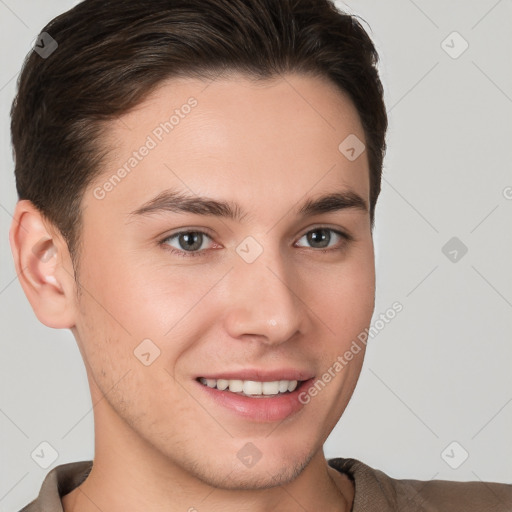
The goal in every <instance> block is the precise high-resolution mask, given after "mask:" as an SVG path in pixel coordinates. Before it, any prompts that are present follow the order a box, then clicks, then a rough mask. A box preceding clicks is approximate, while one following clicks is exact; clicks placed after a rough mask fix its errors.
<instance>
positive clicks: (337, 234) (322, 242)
mask: <svg viewBox="0 0 512 512" xmlns="http://www.w3.org/2000/svg"><path fill="white" fill-rule="evenodd" d="M333 235H334V236H333ZM303 238H305V239H306V241H307V243H308V244H311V245H310V246H311V247H312V248H313V249H328V250H330V249H334V250H335V249H341V248H342V247H343V245H344V244H343V243H342V244H341V246H340V247H332V246H330V245H329V244H330V243H331V242H332V241H333V240H334V242H340V241H341V242H343V241H349V240H352V237H351V236H349V235H347V234H346V233H343V232H341V231H338V230H336V229H331V228H325V227H318V228H315V229H312V230H310V231H308V232H307V233H306V234H305V235H303V236H302V237H301V238H300V239H299V241H300V240H302V239H303ZM297 243H298V242H297ZM338 245H340V244H338Z"/></svg>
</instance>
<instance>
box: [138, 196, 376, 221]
mask: <svg viewBox="0 0 512 512" xmlns="http://www.w3.org/2000/svg"><path fill="white" fill-rule="evenodd" d="M347 209H356V210H361V211H368V205H367V203H366V201H365V200H364V199H363V198H362V197H361V196H360V195H358V194H356V193H355V192H353V191H350V190H347V191H340V192H333V193H330V194H325V195H322V196H320V197H317V198H316V199H311V198H310V199H308V200H307V201H305V202H304V203H303V204H302V206H301V207H300V208H299V210H298V211H297V213H298V214H299V215H301V216H302V217H308V216H313V215H318V214H322V213H329V212H335V211H340V210H347ZM167 212H174V213H193V214H197V215H207V216H215V217H222V218H226V219H230V220H233V221H237V222H241V221H242V220H243V219H244V218H245V217H246V215H247V212H245V211H244V210H243V208H242V207H241V206H240V205H239V204H238V203H236V202H233V201H220V200H216V199H212V198H209V197H201V196H192V195H188V194H186V193H184V192H180V191H176V190H172V189H169V190H164V191H163V192H161V193H160V194H158V195H157V196H155V197H154V198H153V199H150V200H149V201H148V202H146V203H144V204H143V205H142V206H141V207H139V208H137V209H136V210H134V211H132V212H130V213H129V215H128V216H129V217H133V216H135V217H137V216H149V215H154V214H161V213H167Z"/></svg>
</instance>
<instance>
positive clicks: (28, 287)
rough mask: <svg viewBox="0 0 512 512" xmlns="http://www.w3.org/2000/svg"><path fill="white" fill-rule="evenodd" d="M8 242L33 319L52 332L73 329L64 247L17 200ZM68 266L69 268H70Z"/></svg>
mask: <svg viewBox="0 0 512 512" xmlns="http://www.w3.org/2000/svg"><path fill="white" fill-rule="evenodd" d="M9 241H10V244H11V251H12V254H13V258H14V264H15V268H16V273H17V275H18V279H19V281H20V284H21V286H22V288H23V291H24V292H25V295H26V296H27V299H28V300H29V302H30V304H31V306H32V309H33V310H34V313H35V314H36V316H37V318H38V319H39V320H40V321H41V322H42V323H43V324H45V325H46V326H48V327H53V328H55V329H63V328H71V327H73V326H74V324H75V322H74V312H75V282H74V278H73V269H72V268H70V269H66V268H65V267H64V265H65V264H66V263H67V262H68V260H69V253H68V250H67V245H66V243H65V242H64V241H63V239H62V237H61V236H59V234H58V230H57V229H54V230H52V229H49V227H48V221H45V220H44V219H43V217H42V215H41V213H40V212H39V211H38V210H37V209H36V208H35V206H34V205H33V204H32V203H31V202H30V201H27V200H21V201H18V203H17V205H16V209H15V212H14V216H13V221H12V224H11V229H10V232H9ZM70 267H71V265H70Z"/></svg>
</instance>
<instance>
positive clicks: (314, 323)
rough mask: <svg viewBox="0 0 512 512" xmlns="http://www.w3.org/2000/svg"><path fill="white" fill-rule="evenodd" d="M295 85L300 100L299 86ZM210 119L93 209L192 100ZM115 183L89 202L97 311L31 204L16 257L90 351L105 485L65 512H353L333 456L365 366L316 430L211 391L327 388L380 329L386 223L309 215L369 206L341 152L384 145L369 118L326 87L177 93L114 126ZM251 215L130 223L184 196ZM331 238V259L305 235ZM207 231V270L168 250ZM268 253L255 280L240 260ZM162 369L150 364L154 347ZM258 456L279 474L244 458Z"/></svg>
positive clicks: (332, 388)
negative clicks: (277, 380)
mask: <svg viewBox="0 0 512 512" xmlns="http://www.w3.org/2000/svg"><path fill="white" fill-rule="evenodd" d="M292 85H293V87H292ZM191 96H193V97H195V98H196V99H197V102H198V104H197V106H196V107H195V108H194V109H193V110H192V111H191V113H190V114H188V115H187V116H186V117H185V118H184V119H181V120H180V123H179V125H178V126H176V127H175V129H174V130H173V131H172V132H170V133H169V134H166V135H165V138H164V139H163V141H162V142H161V143H159V144H158V146H157V147H156V148H154V149H152V150H151V151H150V152H149V154H148V155H147V156H146V157H145V158H144V159H143V160H142V161H141V162H140V163H138V165H137V167H136V168H134V169H133V170H132V171H131V173H130V174H129V175H128V176H126V177H125V178H124V179H123V180H122V181H121V182H120V183H118V184H117V185H116V187H115V188H114V190H112V191H110V192H109V193H108V194H106V196H105V198H104V199H101V200H100V199H97V198H96V197H94V194H93V190H94V188H95V187H97V186H102V185H103V184H104V183H105V180H106V179H108V178H109V177H110V176H111V175H112V174H113V173H114V172H115V171H116V169H118V168H119V167H120V166H122V165H123V163H124V162H126V160H127V159H128V158H129V157H130V155H131V154H132V152H133V151H134V149H136V148H139V147H140V146H141V145H142V144H144V142H145V140H146V138H147V136H148V135H149V134H151V132H152V130H153V129H154V128H155V126H157V125H158V124H159V123H160V122H163V121H164V120H167V119H169V117H170V115H171V114H172V113H173V111H174V110H175V109H176V108H179V107H180V106H181V105H183V104H184V103H186V101H187V99H188V98H189V97H191ZM107 128H108V131H107V133H106V136H105V138H104V141H103V142H104V144H106V145H107V147H109V148H110V149H111V152H110V154H109V158H108V159H107V160H106V161H105V162H104V168H105V172H104V173H103V175H102V176H100V177H99V178H98V179H97V180H95V182H94V183H92V184H91V185H90V186H89V188H88V189H87V190H86V192H85V194H84V196H83V202H82V205H83V231H82V253H81V259H80V274H79V276H80V278H79V279H80V284H81V286H82V291H81V294H79V296H78V298H77V295H76V294H77V289H76V284H75V281H74V275H73V269H72V265H71V260H70V257H69V253H68V251H67V247H66V245H65V243H64V241H63V239H62V237H61V236H60V234H59V232H58V231H57V230H56V229H55V228H54V227H53V226H52V225H51V224H50V223H48V222H47V221H45V220H44V219H43V218H41V216H40V215H39V213H38V212H37V210H35V209H34V207H33V206H32V205H31V203H30V202H28V201H20V202H19V203H18V205H17V207H16V211H15V215H14V221H13V224H12V228H11V233H10V239H11V246H12V250H13V255H14V259H15V263H16V270H17V272H18V274H19V277H20V282H21V284H22V286H23V289H24V291H25V293H26V295H27V297H28V299H29V301H30V303H31V305H32V307H33V309H34V311H35V313H36V315H37V317H38V318H39V320H40V321H41V322H43V323H44V324H45V325H47V326H49V327H54V328H69V329H71V331H72V332H73V334H74V336H75V338H76V341H77V343H78V346H79V348H80V351H81V354H82V357H83V359H84V363H85V365H86V369H87V375H88V379H89V385H90V390H91V395H92V402H93V404H95V406H94V417H95V418H94V419H95V458H94V466H93V469H92V472H91V474H90V475H89V477H88V478H87V479H86V480H85V482H84V483H83V484H82V485H81V486H79V487H78V488H77V489H75V490H74V491H72V492H71V493H69V494H68V495H66V496H65V497H64V499H63V504H64V509H65V512H75V511H78V510H79V511H80V512H89V511H93V510H94V511H97V510H98V508H99V509H101V510H104V511H106V510H108V511H109V512H118V511H119V512H120V511H123V512H125V511H126V510H151V511H153V512H159V511H164V510H165V511H166V512H170V511H171V512H172V511H186V510H189V511H192V510H198V511H200V512H203V511H217V510H222V511H224V512H230V511H238V510H246V511H251V512H263V511H268V510H276V511H280V512H284V511H296V510H299V509H301V510H302V509H304V510H329V511H348V510H350V507H351V505H352V502H353V498H354V488H353V484H352V483H351V481H350V479H349V478H348V477H347V476H346V475H343V474H341V473H339V472H337V471H335V470H334V469H332V468H330V467H329V466H328V464H327V461H326V459H325V456H324V453H323V449H322V446H323V444H324V442H325V440H326V438H327V437H328V435H329V433H330V432H331V431H332V429H333V428H334V426H335V425H336V423H337V422H338V420H339V418H340V416H341V415H342V413H343V411H344V410H345V408H346V406H347V403H348V401H349V400H350V397H351V395H352V393H353V390H354V388H355V385H356V382H357V379H358V377H359V374H360V370H361V365H362V363H363V358H364V349H363V350H361V352H359V353H358V354H357V355H355V356H354V358H353V359H352V361H351V362H350V364H348V365H347V366H346V367H344V368H343V370H342V371H340V372H339V373H338V374H337V375H336V377H335V378H334V379H332V381H331V382H330V383H329V384H328V385H327V386H326V387H325V388H324V389H323V390H322V391H321V392H320V393H319V394H318V395H317V396H316V397H315V398H314V399H312V400H311V402H310V403H309V404H307V405H306V406H304V407H303V408H302V409H301V410H300V411H299V412H298V413H296V414H294V415H292V416H290V417H289V418H286V419H285V420H284V421H280V422H270V423H268V422H253V421H250V420H247V419H244V418H242V417H240V416H238V415H237V414H236V413H234V412H232V411H230V410H227V409H225V408H223V407H221V406H219V405H216V404H213V403H212V402H211V401H210V400H209V398H208V397H207V396H206V395H205V393H204V391H203V390H202V389H201V388H198V386H197V383H196V382H195V380H194V379H195V378H196V377H197V376H198V375H201V374H206V373H208V372H210V373H215V372H220V371H223V370H234V369H241V368H247V367H251V368H254V367H256V368H267V369H275V368H282V367H295V368H297V367H298V368H307V369H310V370H312V371H313V372H314V375H315V376H317V377H319V376H321V375H322V374H323V373H324V372H325V371H326V370H327V369H328V368H329V367H331V366H332V365H333V363H334V362H335V361H336V358H337V357H338V356H339V355H342V354H343V353H344V352H345V351H346V350H348V348H349V347H350V345H351V343H352V341H353V340H354V339H356V337H357V335H358V334H359V333H360V332H361V331H363V330H364V329H365V328H366V327H368V326H369V324H370V321H371V316H372V313H373V309H374V298H375V272H374V250H373V240H372V233H371V227H370V216H369V212H368V211H367V210H366V211H364V210H362V209H354V208H349V209H344V210H339V211H335V212H328V213H321V214H317V215H314V216H312V217H307V218H302V217H301V216H300V215H298V213H297V209H298V207H299V205H301V204H302V202H303V201H304V200H306V199H307V198H316V197H318V196H320V195H323V194H325V193H331V192H333V191H349V190H350V191H353V192H355V193H357V194H358V195H360V196H361V197H362V198H363V199H364V200H365V201H366V202H367V204H368V202H369V169H368V160H367V155H366V152H364V153H363V154H362V155H361V156H360V157H359V158H357V159H356V160H354V161H349V160H348V159H347V158H345V156H344V155H343V154H341V153H340V151H339V150H338V145H339V144H340V142H341V141H343V140H344V139H345V138H346V137H347V136H348V135H349V134H355V135H356V136H357V137H358V138H359V139H360V140H361V141H365V137H364V131H363V129H362V126H361V123H360V119H359V116H358V114H357V111H356V109H355V107H354V106H353V104H352V103H351V101H350V100H349V99H348V97H346V96H345V95H344V94H343V93H341V92H340V91H339V90H338V89H337V88H336V87H335V86H334V85H333V84H331V83H330V82H328V81H326V80H325V79H321V78H317V77H311V76H302V75H295V74H288V75H285V76H280V77H278V78H275V79H273V80H272V81H266V82H264V83H259V84H255V83H253V82H251V81H250V80H249V79H247V78H246V77H243V76H241V75H230V76H225V77H223V78H219V79H217V80H215V81H213V82H206V81H200V80H197V79H185V78H183V79H179V80H177V79H175V80H170V81H167V82H165V83H163V84H162V85H161V87H159V88H158V89H157V90H156V91H155V92H153V93H152V94H151V95H150V96H149V97H148V98H147V99H146V100H145V101H144V102H143V103H141V104H140V105H138V106H137V108H136V109H134V110H133V111H132V112H130V113H128V114H126V115H124V116H122V117H121V118H120V119H119V120H116V121H111V122H109V124H108V126H107ZM171 187H172V188H176V189H179V190H182V191H184V192H189V193H190V191H192V192H193V193H194V194H199V195H204V196H209V197H211V198H215V199H224V200H230V201H237V202H238V203H239V204H240V206H241V207H242V208H243V209H244V210H245V211H246V212H247V215H246V216H245V217H244V218H243V219H242V220H240V221H235V220H230V219H226V218H219V217H213V216H204V215H198V214H190V213H186V214H183V213H172V212H167V213H160V214H158V215H152V216H144V217H142V216H140V217H133V216H130V215H129V214H130V212H132V211H134V210H135V209H137V208H139V207H140V206H141V205H143V204H144V203H145V202H147V201H148V200H149V199H151V198H153V197H154V196H155V195H157V194H158V193H160V192H161V191H162V190H164V189H167V188H171ZM319 227H320V228H321V227H324V228H325V227H327V228H331V229H338V230H341V231H344V232H348V233H349V234H350V235H351V236H352V237H353V240H351V241H343V239H340V238H337V237H336V235H335V234H334V233H332V232H329V233H330V234H331V237H332V238H331V241H330V242H329V246H328V248H329V249H330V250H329V251H328V252H323V251H322V248H319V247H318V246H315V245H312V243H311V241H308V240H307V237H306V236H305V235H306V234H307V233H309V232H311V231H312V230H313V231H314V228H317V229H318V228H319ZM192 228H193V229H196V230H203V231H207V232H208V235H209V236H210V238H208V237H205V239H204V242H203V245H202V246H201V250H202V251H203V253H202V255H199V256H195V257H190V256H189V257H181V256H179V255H177V254H173V253H172V252H170V251H169V250H168V249H169V248H171V249H172V248H174V249H175V250H177V251H179V250H180V249H181V252H182V253H186V252H185V250H184V249H183V245H180V243H179V240H178V239H177V238H174V240H172V241H171V240H168V241H167V245H165V244H160V245H159V242H160V241H162V240H163V239H164V238H165V237H169V236H170V235H172V234H176V233H177V232H180V231H186V230H187V229H188V230H189V231H193V229H192ZM248 236H252V237H253V238H254V239H256V240H257V241H258V243H259V244H260V245H261V247H262V248H263V252H262V254H261V255H260V256H259V257H258V258H257V259H256V261H254V262H253V263H250V264H249V263H247V262H246V261H244V260H243V259H242V258H241V257H240V256H239V255H238V253H237V252H236V251H235V249H236V247H237V246H238V244H240V242H242V240H244V239H245V238H246V237H248ZM147 338H149V339H151V340H152V341H153V343H154V344H155V345H156V346H158V348H159V350H160V356H159V357H158V358H157V359H155V361H154V362H153V363H152V364H151V365H149V366H145V365H143V364H142V363H141V362H140V361H139V359H137V358H136V357H135V356H134V353H133V351H134V349H135V348H136V347H137V346H138V345H139V344H140V343H141V341H142V340H143V339H147ZM248 442H251V443H253V444H254V445H255V446H256V447H257V448H258V450H259V451H260V452H261V454H262V457H261V459H260V460H259V461H258V462H257V463H256V464H255V465H254V466H252V467H250V468H248V467H246V466H245V465H244V464H242V463H241V462H240V460H239V459H238V457H237V453H238V451H239V450H240V449H241V448H242V447H243V446H244V445H245V444H246V443H248Z"/></svg>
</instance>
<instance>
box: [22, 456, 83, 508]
mask: <svg viewBox="0 0 512 512" xmlns="http://www.w3.org/2000/svg"><path fill="white" fill-rule="evenodd" d="M91 468H92V461H90V460H89V461H80V462H69V463H67V464H61V465H60V466H56V467H54V468H53V469H52V470H51V471H50V472H49V473H48V474H47V475H46V477H45V479H44V481H43V484H42V485H41V489H40V491H39V495H38V496H37V498H36V499H35V500H33V501H31V502H30V503H29V504H28V505H26V506H25V507H23V508H22V509H21V510H20V511H19V512H62V502H61V497H62V496H64V495H65V494H67V493H68V492H71V491H72V490H73V489H74V488H75V487H78V486H79V485H80V484H81V483H82V482H83V481H84V480H85V479H86V478H87V475H88V474H89V472H90V470H91Z"/></svg>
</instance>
